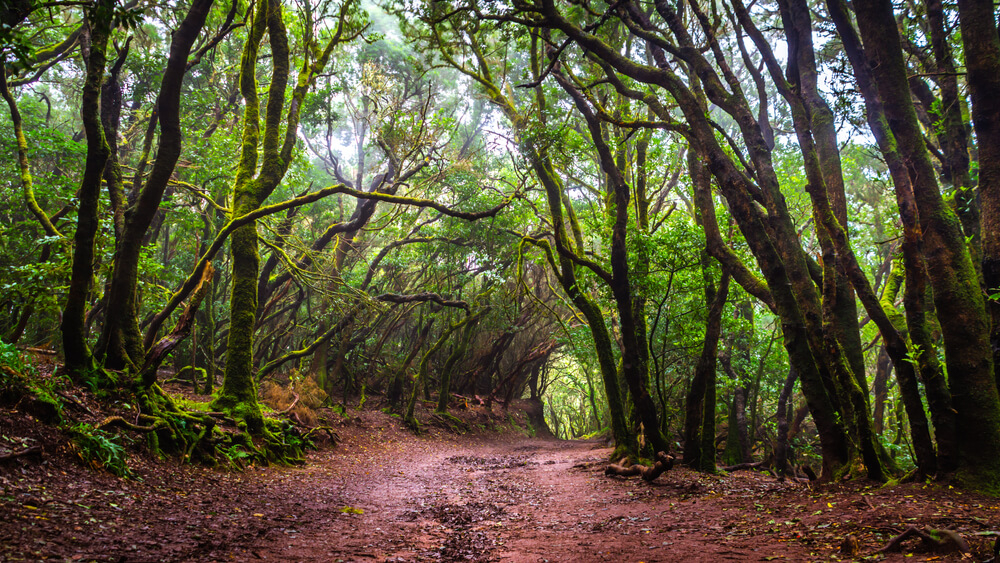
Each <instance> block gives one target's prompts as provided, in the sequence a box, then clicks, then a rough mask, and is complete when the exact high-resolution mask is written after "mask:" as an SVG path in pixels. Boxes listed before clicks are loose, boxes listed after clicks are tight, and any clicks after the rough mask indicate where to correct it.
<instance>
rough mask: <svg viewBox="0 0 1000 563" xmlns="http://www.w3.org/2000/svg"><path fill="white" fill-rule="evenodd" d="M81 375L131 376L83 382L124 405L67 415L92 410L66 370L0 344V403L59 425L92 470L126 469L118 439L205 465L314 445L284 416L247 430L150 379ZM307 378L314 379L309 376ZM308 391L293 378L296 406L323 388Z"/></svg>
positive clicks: (276, 455) (306, 404)
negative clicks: (52, 370)
mask: <svg viewBox="0 0 1000 563" xmlns="http://www.w3.org/2000/svg"><path fill="white" fill-rule="evenodd" d="M85 379H86V380H89V381H104V382H108V381H126V382H128V381H131V383H130V384H126V385H120V386H116V387H114V388H109V387H107V386H101V387H99V388H95V386H91V385H88V384H87V383H86V381H84V382H83V383H84V385H85V386H86V387H87V388H88V389H89V390H90V391H91V392H92V395H91V396H92V397H93V399H95V400H97V401H98V402H100V403H102V404H103V405H104V407H105V408H108V409H110V410H112V411H118V410H120V409H122V408H124V409H125V411H123V412H122V413H121V414H122V415H123V416H109V417H107V418H105V419H104V420H103V421H101V422H100V423H98V422H96V421H91V422H85V421H82V420H79V419H76V418H74V417H73V416H71V414H70V412H71V411H72V412H81V411H85V412H87V414H88V415H89V416H93V415H94V413H93V412H91V411H90V410H89V409H87V408H86V407H83V406H82V405H81V404H80V403H79V402H78V401H77V400H76V399H73V398H72V397H70V395H71V394H72V393H74V392H75V391H76V389H74V383H73V382H72V381H70V380H69V378H68V377H66V376H52V377H41V376H39V375H38V373H37V371H36V370H35V369H34V366H32V365H31V363H30V362H28V361H26V360H25V359H24V357H23V356H22V355H21V354H20V353H19V351H18V350H17V349H16V348H15V347H13V346H11V345H8V344H0V405H7V406H11V407H16V408H17V409H18V410H21V411H22V412H26V413H28V414H30V415H32V416H33V417H34V418H35V419H37V420H39V421H40V422H43V423H47V424H52V425H54V426H56V427H57V428H59V429H61V430H62V431H63V432H64V433H65V434H66V436H67V438H68V439H69V448H70V450H71V451H72V452H73V453H74V454H76V456H77V457H79V458H80V460H81V461H82V462H83V463H84V465H86V466H88V467H91V468H93V469H96V470H103V471H108V472H109V473H112V474H114V475H117V476H119V477H128V476H130V471H129V468H128V458H127V455H126V446H127V445H131V444H135V443H139V442H141V441H145V443H146V446H147V448H148V450H149V452H150V453H152V454H153V455H154V456H158V457H161V456H172V457H178V458H180V459H181V461H182V462H185V463H200V464H204V465H209V466H215V465H220V464H221V465H223V466H226V467H229V468H231V469H242V468H244V467H246V466H247V465H250V464H261V465H266V464H272V463H275V464H298V463H301V462H302V461H303V455H304V453H305V451H306V450H307V449H309V448H315V445H314V441H313V433H312V431H310V432H303V431H301V430H300V429H299V428H298V427H297V426H295V425H293V424H292V423H290V422H288V421H287V420H276V419H271V418H266V419H265V428H264V430H263V432H262V433H261V435H260V436H256V437H254V436H250V435H249V434H248V433H247V431H246V425H245V424H242V422H241V421H237V420H233V419H232V418H229V417H227V416H226V415H225V414H223V413H217V412H209V410H208V405H207V404H206V403H199V402H195V401H189V400H186V399H175V398H173V397H171V396H170V395H168V394H167V393H166V392H164V391H163V390H162V389H161V388H160V387H159V386H158V385H156V384H153V385H152V386H151V387H149V388H143V386H142V385H141V383H140V382H139V380H138V379H132V378H131V376H129V375H128V374H120V373H119V374H113V373H103V372H102V374H100V375H95V376H94V377H93V378H85ZM308 381H311V380H308ZM312 385H313V386H314V387H315V383H313V384H312ZM315 391H319V392H320V393H322V391H320V390H318V388H316V390H312V389H310V388H309V387H308V385H304V386H300V388H299V393H300V396H301V397H303V398H304V399H305V400H303V401H300V402H302V407H303V408H310V409H311V408H315V407H318V406H319V404H318V403H317V402H316V401H317V400H319V401H320V402H322V400H325V394H323V395H324V398H319V399H318V398H317V393H315ZM102 410H103V409H102ZM136 411H138V413H136ZM301 412H303V415H300V416H298V417H296V418H297V419H298V421H299V422H300V423H302V424H305V425H310V426H311V425H314V424H315V422H316V420H317V417H316V415H315V413H312V414H311V415H309V416H306V411H301ZM311 412H312V411H310V413H311ZM303 419H305V420H303ZM133 421H134V422H133ZM221 426H226V427H227V428H225V429H223V428H221ZM333 437H334V436H333V435H332V434H331V438H333ZM136 438H140V439H139V440H136Z"/></svg>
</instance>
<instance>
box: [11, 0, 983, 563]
mask: <svg viewBox="0 0 1000 563" xmlns="http://www.w3.org/2000/svg"><path fill="white" fill-rule="evenodd" d="M0 62H2V69H0V94H2V96H3V99H4V102H5V103H4V104H2V105H0V110H2V111H0V151H2V154H3V158H2V159H0V202H2V204H0V264H2V267H0V338H2V343H0V368H2V373H0V407H2V409H0V415H2V416H0V420H3V422H4V424H3V425H0V434H2V436H0V438H2V441H0V448H2V449H0V464H2V465H0V470H2V468H3V467H5V466H9V464H10V463H28V462H29V461H30V459H31V457H32V456H35V455H37V454H38V453H39V449H38V448H37V447H30V446H31V445H32V444H31V443H30V440H27V439H18V438H17V432H16V431H15V430H14V427H15V426H19V425H20V426H23V427H24V428H27V430H26V431H30V432H43V433H44V432H50V431H52V432H58V433H61V434H60V435H62V436H64V441H66V440H68V442H67V443H69V444H71V445H70V446H68V447H69V448H70V450H69V451H72V452H73V453H74V454H75V456H76V457H78V458H80V459H82V460H83V461H84V462H85V465H87V466H88V467H90V468H91V469H98V470H101V471H104V472H107V471H110V472H111V473H115V474H117V475H119V476H125V475H128V474H129V471H130V470H129V467H128V466H129V462H128V461H127V459H128V458H130V456H131V458H135V456H136V455H139V454H140V453H141V455H144V456H147V457H151V458H161V457H162V458H163V459H172V460H174V461H175V462H178V463H181V464H196V465H198V464H200V465H208V466H212V467H215V466H219V465H221V466H224V467H230V468H245V467H266V466H268V465H271V466H287V465H289V464H292V465H295V464H298V463H301V462H302V461H303V460H304V459H306V457H305V456H306V453H305V452H306V450H308V449H310V448H311V447H314V446H315V445H316V443H317V442H321V441H323V440H327V441H329V442H337V441H341V442H343V436H338V433H339V434H351V432H353V431H348V430H345V429H340V430H336V431H334V427H337V425H338V424H348V423H349V421H350V420H351V419H352V417H354V416H357V424H358V425H360V426H359V427H363V426H365V424H367V422H366V421H368V422H370V421H369V417H376V416H380V415H381V416H383V418H384V420H387V421H389V423H393V424H395V423H398V427H399V429H400V432H402V434H400V436H407V437H406V438H403V437H400V438H399V439H400V440H402V441H403V442H406V440H414V439H418V438H415V437H414V435H416V436H420V435H428V434H434V433H436V432H444V433H445V434H450V435H461V434H463V433H465V432H470V431H475V430H476V427H477V426H479V427H486V426H490V425H496V424H500V423H504V421H507V423H509V424H508V425H509V426H510V427H512V428H514V427H523V428H524V429H526V430H525V431H526V432H528V433H529V434H531V435H535V434H544V435H549V434H551V435H552V436H553V437H554V438H556V439H561V440H590V441H591V442H593V441H595V440H597V441H600V440H603V441H604V443H606V444H608V446H609V449H608V451H606V452H604V453H602V454H601V455H600V456H599V460H596V461H593V460H592V461H593V463H595V464H597V463H598V462H600V468H599V469H600V470H605V469H606V471H607V472H608V474H609V475H613V474H618V475H625V476H627V475H640V474H641V476H642V477H643V479H645V480H646V481H651V482H652V481H654V480H656V479H657V478H660V476H661V475H668V476H669V475H670V474H672V473H674V472H676V471H677V469H672V468H673V467H674V466H677V467H678V468H683V469H684V471H686V473H683V475H684V476H686V477H668V478H669V479H675V478H676V479H688V480H690V481H691V482H698V483H712V482H714V481H698V480H699V479H702V480H704V479H714V478H718V475H720V474H723V473H725V472H736V471H743V470H747V469H749V470H756V472H759V473H760V475H762V476H764V477H767V478H769V479H771V481H772V482H778V483H794V484H801V483H808V484H810V485H809V486H810V487H812V486H813V485H812V484H813V483H815V486H817V487H825V486H830V485H831V484H832V486H833V487H834V489H832V490H834V491H837V490H840V489H837V488H836V487H847V488H848V489H850V488H851V487H856V486H860V485H858V484H857V483H859V482H864V483H868V484H869V485H871V486H875V487H880V486H882V485H883V484H889V485H894V484H901V483H911V484H917V485H920V484H923V485H925V486H933V487H939V488H942V489H947V490H953V489H954V490H961V491H966V492H967V493H968V494H971V495H980V494H983V495H986V496H984V497H982V498H986V499H989V498H992V497H995V496H997V495H1000V34H998V28H997V8H996V6H994V3H993V2H992V1H987V0H958V1H957V3H952V2H948V3H945V2H942V1H940V0H900V1H898V2H892V1H890V0H852V1H851V2H847V1H846V0H825V1H815V0H752V1H747V0H651V1H649V0H643V1H640V0H615V1H613V2H610V1H606V0H432V1H409V0H174V1H171V2H148V1H146V0H79V1H76V0H70V1H62V0H3V1H2V2H0ZM321 411H322V412H323V413H326V414H324V415H318V414H317V413H319V412H321ZM361 412H364V413H365V414H358V415H354V414H352V413H361ZM473 412H477V413H479V412H482V413H486V414H483V415H482V416H484V417H486V418H483V419H482V420H480V419H478V418H475V417H472V418H470V416H471V414H470V413H473ZM18 413H21V414H18ZM25 413H26V415H28V416H30V420H29V419H23V418H18V417H20V416H21V415H22V414H25ZM496 413H501V414H499V415H498V414H496ZM514 413H516V414H514ZM98 414H100V415H101V416H97V415H98ZM477 416H478V415H477ZM330 417H332V418H330ZM490 417H493V418H490ZM15 419H16V420H17V421H20V422H17V424H15V422H14V421H15ZM26 420H27V422H26ZM331 420H332V421H335V422H330V421H331ZM379 420H383V419H382V418H380V419H379ZM336 421H340V422H336ZM344 421H348V422H344ZM484 421H487V422H484ZM497 421H499V422H497ZM378 424H382V423H381V422H380V423H378ZM387 424H388V423H387ZM518 425H520V426H518ZM3 426H7V428H4V427H3ZM35 426H38V427H42V426H47V427H49V428H50V429H51V430H39V429H37V428H35V429H33V430H32V428H34V427H35ZM22 429H23V428H22ZM356 430H357V429H356V428H355V431H356ZM46 435H48V434H46ZM323 435H325V437H323ZM403 442H400V443H403ZM406 443H409V442H406ZM415 443H420V442H415ZM574 443H575V442H574ZM567 444H568V443H567ZM550 446H551V447H556V446H552V445H551V444H550ZM546 447H549V446H546ZM566 447H570V446H568V445H567V446H566ZM517 451H518V450H516V449H514V450H511V451H510V452H508V454H509V455H510V456H514V457H513V458H510V459H515V460H516V459H521V458H517V455H520V454H516V452H517ZM546 451H547V450H546ZM553 451H557V450H553ZM559 451H561V450H559ZM511 452H514V453H511ZM480 453H482V452H480ZM46 455H48V453H46ZM310 455H315V454H310ZM324 455H325V454H324ZM483 455H486V454H483ZM505 455H506V454H505ZM567 455H568V454H567ZM581 455H582V454H581ZM466 457H467V458H468V459H466ZM473 457H474V456H473ZM473 457H469V456H465V457H462V456H453V458H454V459H456V460H458V459H459V458H461V459H466V461H467V462H468V463H470V464H472V465H473V466H475V467H480V466H482V463H480V462H481V461H482V459H486V458H481V457H479V458H475V459H477V460H479V461H478V462H475V463H473V462H472V461H469V460H472V459H473ZM449 459H451V458H449ZM489 459H493V458H489ZM498 459H499V458H498ZM503 459H507V458H503ZM554 459H555V458H554ZM580 459H582V458H580ZM567 460H568V458H566V459H562V458H558V460H557V461H558V462H559V463H562V462H564V461H565V462H566V463H569V462H568V461H567ZM576 461H580V460H579V459H577V460H576ZM508 462H509V460H508ZM508 462H503V463H508ZM521 462H523V463H528V462H526V461H524V460H523V459H522V460H521ZM521 462H518V463H521ZM132 463H133V464H136V463H138V464H139V465H141V464H142V463H145V462H136V461H134V460H133V461H132ZM310 463H311V462H310ZM455 463H459V462H458V461H456V462H455ZM476 463H479V465H476ZM491 463H492V462H491ZM498 463H499V462H498ZM503 463H500V465H498V466H497V467H501V466H502V468H503V469H510V468H511V467H514V465H510V464H508V465H503ZM510 463H513V462H510ZM532 463H533V462H532ZM545 463H548V462H545ZM553 463H556V461H553ZM586 463H590V462H586ZM586 463H584V465H586ZM487 465H489V464H487ZM515 465H516V464H515ZM578 465H579V464H578ZM491 467H492V466H491ZM574 467H575V466H574ZM594 467H596V465H595V466H594ZM493 469H496V468H493ZM329 470H330V471H332V469H329ZM471 470H472V469H470V471H471ZM764 477H761V478H764ZM430 478H431V477H428V479H430ZM608 480H609V482H613V483H632V481H628V480H626V479H624V478H623V477H609V478H608ZM636 483H640V484H641V481H636ZM622 486H624V485H622ZM629 486H632V485H629ZM678 486H680V485H678ZM719 486H721V485H716V488H718V487H719ZM789 486H790V485H789ZM5 487H6V485H5ZM706 487H709V488H711V485H706ZM810 490H811V489H810ZM876 490H878V489H876ZM628 494H629V495H631V494H632V493H628ZM3 498H6V499H7V501H10V499H13V498H14V497H13V496H8V497H3ZM857 498H862V497H857ZM977 498H978V497H977ZM865 502H868V501H867V500H866V501H865ZM984 502H990V501H984ZM992 502H995V500H994V501H992ZM869 506H871V504H870V503H869ZM9 507H10V505H8V508H9ZM345 508H351V507H350V506H345ZM358 510H360V509H358ZM873 510H874V508H873ZM347 512H348V513H350V511H347ZM356 514H361V513H360V512H357V513H356ZM983 514H984V516H983V517H984V518H986V519H987V522H986V523H985V524H983V526H985V528H987V529H993V528H998V527H1000V522H996V512H995V511H994V512H992V516H990V515H989V514H990V512H989V511H986V512H984V513H983ZM474 521H476V520H474ZM449 522H450V524H449V525H454V524H455V523H454V522H451V521H449ZM771 523H772V524H773V523H774V522H773V520H772V522H771ZM940 527H944V526H940ZM470 529H472V528H470ZM914 530H916V532H913V533H910V536H914V537H917V536H919V537H920V539H922V540H923V541H924V542H925V543H934V542H937V541H939V540H940V538H938V539H933V538H932V536H933V534H930V532H924V531H921V530H918V529H916V528H914ZM897 531H902V530H897ZM469 533H471V532H469ZM476 533H479V532H476ZM953 533H954V532H953ZM921 534H922V536H921ZM929 534H930V535H929ZM984 534H985V532H984ZM891 535H894V534H891ZM956 535H957V534H956ZM987 535H988V534H987ZM934 537H937V536H934ZM949 537H950V536H949ZM984 537H985V536H984ZM929 538H930V539H929ZM888 539H889V538H888V537H887V538H885V539H884V541H888ZM897 539H898V538H897ZM904 539H906V538H904ZM945 539H947V537H946V538H945ZM958 539H959V540H961V538H958ZM902 541H903V540H900V541H899V542H897V543H901V542H902ZM941 541H943V540H941ZM984 541H985V540H984ZM953 543H958V542H953ZM890 544H891V542H890ZM664 545H666V543H664ZM838 545H839V544H838ZM896 547H898V545H897V546H896ZM650 549H652V548H650ZM962 551H965V552H968V546H966V549H963V550H962ZM456 553H457V552H456ZM463 553H464V552H463ZM470 553H472V552H470ZM842 553H847V555H848V556H853V555H856V550H855V552H853V553H850V550H848V551H847V552H844V551H842ZM995 555H996V554H995V551H994V556H995ZM201 556H204V557H208V558H209V559H211V557H212V556H211V555H204V554H202V555H201ZM299 556H301V554H299ZM452 556H453V557H454V558H455V560H460V559H461V560H464V559H469V558H473V557H471V556H470V557H464V558H463V556H459V555H456V554H455V553H452V554H451V556H449V555H447V554H446V555H445V556H444V558H445V560H449V559H448V558H449V557H452ZM352 560H353V559H352ZM400 560H403V559H400ZM417 560H422V559H419V558H418V559H417ZM483 560H493V559H483ZM567 560H568V559H567Z"/></svg>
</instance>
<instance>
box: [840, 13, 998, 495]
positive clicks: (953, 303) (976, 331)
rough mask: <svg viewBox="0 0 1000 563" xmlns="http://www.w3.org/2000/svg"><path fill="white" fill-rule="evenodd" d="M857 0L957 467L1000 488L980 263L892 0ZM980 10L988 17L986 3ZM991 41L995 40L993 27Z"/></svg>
mask: <svg viewBox="0 0 1000 563" xmlns="http://www.w3.org/2000/svg"><path fill="white" fill-rule="evenodd" d="M983 5H984V6H985V4H983ZM854 6H855V11H856V13H857V18H858V27H859V30H860V34H861V38H862V40H863V42H864V52H865V55H866V56H867V58H868V62H869V67H870V69H871V72H872V76H873V77H874V78H875V84H876V87H877V92H878V97H879V98H880V100H881V102H882V104H883V106H882V107H883V111H884V115H885V119H886V121H887V122H888V125H889V129H890V131H891V132H892V134H893V136H894V138H895V143H896V145H897V146H898V149H899V153H900V155H901V156H902V157H903V159H904V162H905V166H906V170H907V172H908V175H909V179H910V186H911V187H912V190H913V191H912V193H913V200H914V202H915V205H916V208H917V212H918V213H919V221H920V229H921V231H922V234H923V237H922V242H923V249H924V257H925V258H926V260H927V275H928V279H929V282H930V285H931V289H932V291H933V296H934V305H935V308H936V311H937V318H938V320H939V322H940V324H941V329H942V334H943V337H944V347H945V360H946V365H947V370H948V376H949V379H950V381H949V383H950V389H951V396H952V402H953V406H954V408H955V411H956V423H957V427H958V428H959V429H960V430H959V432H958V437H957V444H958V454H959V458H960V467H959V473H960V476H961V477H962V478H963V479H964V480H965V481H966V482H968V483H969V484H970V485H972V486H975V487H981V488H985V489H988V490H994V491H1000V394H998V390H997V382H996V377H995V374H994V371H993V367H994V366H993V352H992V350H991V348H990V318H989V315H988V313H987V311H986V305H985V302H984V299H983V296H982V292H981V291H980V285H979V276H978V273H977V269H976V267H975V265H974V264H973V262H972V257H971V255H970V252H969V247H968V245H967V243H966V240H965V236H964V233H963V232H962V228H961V224H960V222H959V219H958V217H957V215H956V214H955V211H954V210H953V209H952V208H951V207H950V206H949V205H947V204H946V203H945V201H944V199H943V198H942V196H941V191H940V188H939V186H938V184H937V179H936V173H935V170H934V167H933V165H932V164H931V161H930V156H929V153H928V150H927V146H926V144H925V141H924V138H923V134H922V132H921V130H920V127H919V123H918V120H917V116H916V111H915V109H914V107H913V102H912V98H911V96H910V91H909V88H908V83H907V74H906V67H905V62H904V59H903V53H902V48H901V46H900V39H899V34H898V29H897V27H896V25H895V19H894V14H893V9H892V4H891V2H889V1H887V0H859V1H857V2H855V4H854ZM960 11H961V8H960ZM983 13H984V14H986V16H985V17H988V18H989V19H990V21H993V20H992V18H993V17H994V16H993V12H992V7H991V6H990V7H988V8H987V9H986V10H985V11H984V12H983ZM966 15H967V16H969V17H973V18H975V17H976V16H975V15H973V14H969V13H967V14H966ZM963 17H965V16H963ZM979 17H983V16H979ZM838 27H840V26H839V25H838ZM994 29H995V28H994ZM986 39H987V38H984V40H986ZM990 41H993V42H995V41H996V33H995V31H994V33H993V36H992V39H990ZM973 60H975V59H973ZM895 188H896V189H897V190H901V189H905V188H906V186H905V185H903V186H900V185H897V186H895ZM984 212H985V210H984ZM909 267H910V265H909V264H907V268H909Z"/></svg>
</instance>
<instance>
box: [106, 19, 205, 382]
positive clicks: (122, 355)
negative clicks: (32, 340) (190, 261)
mask: <svg viewBox="0 0 1000 563" xmlns="http://www.w3.org/2000/svg"><path fill="white" fill-rule="evenodd" d="M212 2H213V0H195V1H194V2H193V3H192V4H191V8H190V9H189V10H188V13H187V15H186V16H185V18H184V20H183V21H182V22H181V23H180V25H179V26H178V27H177V30H176V31H174V33H173V34H172V40H171V43H170V56H169V59H168V60H167V65H166V68H165V69H164V71H163V79H162V82H161V84H160V93H159V95H158V96H157V98H156V115H157V119H158V122H159V127H160V136H159V139H160V142H159V146H158V147H157V151H156V161H155V162H154V163H153V167H152V169H151V170H150V174H149V178H148V179H147V180H146V182H145V184H144V185H143V187H142V190H141V191H140V192H139V195H138V199H137V200H136V202H135V204H134V205H133V206H131V207H130V208H129V209H128V210H126V211H125V216H124V225H123V227H122V232H121V236H120V237H118V245H117V248H116V250H115V261H114V266H113V269H112V273H111V283H110V287H109V290H108V296H107V312H106V314H105V322H104V327H103V330H102V333H101V338H100V340H99V342H98V346H97V350H96V352H97V354H98V356H102V357H103V360H104V365H105V366H106V367H108V368H110V369H115V370H121V369H125V368H132V369H134V368H135V367H137V366H141V365H142V363H143V361H144V356H145V350H144V347H143V339H142V333H141V332H140V330H139V320H138V309H139V304H138V301H137V291H136V287H137V284H138V275H139V257H140V254H141V252H142V247H143V240H144V239H145V236H146V231H147V230H148V229H149V226H150V224H151V223H152V221H153V217H154V216H155V215H156V213H157V211H158V210H159V208H160V201H161V200H162V199H163V193H164V190H165V189H166V187H167V183H168V182H169V180H170V178H171V176H172V174H173V172H174V167H175V166H176V164H177V160H178V159H179V158H180V154H181V144H182V131H181V122H180V98H181V86H182V84H183V81H184V75H185V74H186V73H187V70H188V56H189V55H190V53H191V48H192V46H193V45H194V42H195V41H196V40H197V39H198V36H199V35H200V33H201V30H202V28H203V27H204V25H205V20H206V18H207V17H208V13H209V11H210V10H211V8H212Z"/></svg>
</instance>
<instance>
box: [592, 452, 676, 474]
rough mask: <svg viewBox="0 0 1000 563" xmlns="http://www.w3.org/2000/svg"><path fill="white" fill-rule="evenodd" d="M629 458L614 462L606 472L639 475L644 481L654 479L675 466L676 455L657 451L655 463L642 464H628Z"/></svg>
mask: <svg viewBox="0 0 1000 563" xmlns="http://www.w3.org/2000/svg"><path fill="white" fill-rule="evenodd" d="M626 461H627V458H623V459H622V460H621V461H620V462H618V463H612V464H610V465H608V466H607V467H606V468H605V469H604V474H605V475H608V476H611V475H619V476H622V477H632V476H635V475H639V476H641V477H642V478H643V480H644V481H653V480H655V479H656V478H657V477H659V476H660V475H661V474H663V472H665V471H667V470H669V469H670V468H672V467H673V466H674V456H672V455H669V454H667V453H666V452H656V462H655V463H653V465H640V464H638V463H636V464H632V465H629V466H626V465H625V463H626Z"/></svg>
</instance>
